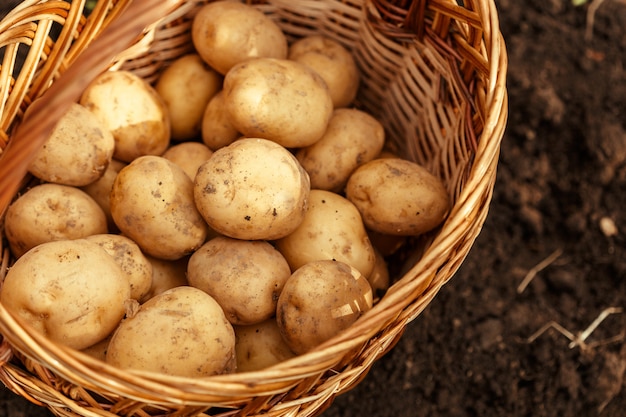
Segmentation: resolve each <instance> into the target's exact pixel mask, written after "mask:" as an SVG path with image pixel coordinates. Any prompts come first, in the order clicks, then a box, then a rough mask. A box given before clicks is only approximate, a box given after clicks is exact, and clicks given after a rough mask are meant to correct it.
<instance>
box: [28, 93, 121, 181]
mask: <svg viewBox="0 0 626 417" xmlns="http://www.w3.org/2000/svg"><path fill="white" fill-rule="evenodd" d="M114 150H115V140H114V139H113V134H112V133H111V132H110V131H109V130H108V129H107V128H106V127H105V126H104V125H103V124H102V123H101V122H100V120H98V118H97V117H96V116H95V115H93V114H92V113H91V112H90V111H89V110H87V109H86V108H85V107H83V106H81V105H80V104H77V103H72V104H71V105H70V107H69V109H68V111H67V112H66V113H65V114H64V115H63V117H61V119H60V120H59V121H58V122H57V124H56V126H55V127H54V129H53V131H52V133H51V134H50V136H49V137H48V139H47V140H46V142H45V143H44V144H43V146H42V147H41V148H40V149H39V150H38V151H37V152H36V153H35V155H34V157H33V158H34V159H33V161H32V162H31V164H30V166H29V171H30V173H31V174H33V175H34V176H36V177H37V178H39V179H42V180H44V181H47V182H53V183H57V184H64V185H72V186H76V187H80V186H84V185H87V184H91V183H92V182H94V181H96V180H98V179H99V178H100V177H101V176H102V175H103V174H104V172H105V171H106V169H107V166H108V165H109V163H110V162H111V159H112V158H113V151H114Z"/></svg>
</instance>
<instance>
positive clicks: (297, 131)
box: [223, 58, 333, 148]
mask: <svg viewBox="0 0 626 417" xmlns="http://www.w3.org/2000/svg"><path fill="white" fill-rule="evenodd" d="M223 92H224V104H225V109H226V112H227V113H228V115H229V120H230V122H231V123H232V124H233V126H234V127H235V129H237V131H239V132H241V133H242V134H243V135H244V136H247V137H255V138H264V139H269V140H271V141H274V142H276V143H278V144H280V145H282V146H284V147H286V148H299V147H303V146H309V145H311V144H313V143H315V142H317V141H318V140H319V139H320V138H321V137H322V135H323V134H324V132H325V131H326V127H327V126H328V122H329V121H330V118H331V116H332V112H333V102H332V98H331V97H330V92H329V91H328V87H327V86H326V83H325V82H324V80H323V79H322V78H321V77H320V76H319V75H318V74H317V73H316V72H315V71H313V70H312V69H311V68H309V67H307V66H306V65H304V64H300V63H299V62H295V61H290V60H287V59H275V58H257V59H252V60H249V61H245V62H242V63H240V64H237V65H235V66H234V67H233V68H232V69H231V70H230V71H228V73H227V74H226V76H225V77H224V87H223Z"/></svg>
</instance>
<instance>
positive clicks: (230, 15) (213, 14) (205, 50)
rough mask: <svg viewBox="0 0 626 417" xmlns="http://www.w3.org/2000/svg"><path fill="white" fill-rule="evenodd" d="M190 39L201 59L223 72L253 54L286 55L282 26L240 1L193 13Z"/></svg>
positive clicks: (217, 2)
mask: <svg viewBox="0 0 626 417" xmlns="http://www.w3.org/2000/svg"><path fill="white" fill-rule="evenodd" d="M191 39H192V42H193V45H194V47H195V49H196V51H197V52H198V54H200V56H201V57H202V59H204V60H205V61H206V62H207V63H208V64H209V65H210V66H211V67H213V68H215V70H217V71H218V72H219V73H221V74H226V73H227V72H228V71H229V70H230V69H231V68H232V67H233V66H234V65H235V64H238V63H239V62H242V61H246V60H248V59H251V58H258V57H271V58H281V59H284V58H287V51H288V46H287V38H286V37H285V35H284V33H283V32H282V30H281V29H280V27H278V25H277V24H276V23H274V22H273V21H272V20H271V19H270V18H269V17H267V16H266V15H265V14H264V13H262V12H261V11H259V10H257V9H255V8H254V7H251V6H249V5H246V4H243V3H239V2H230V1H216V2H212V3H209V4H207V5H205V6H203V7H202V8H201V9H200V10H199V11H198V12H197V14H196V16H195V17H194V20H193V24H192V27H191Z"/></svg>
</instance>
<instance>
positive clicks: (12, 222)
mask: <svg viewBox="0 0 626 417" xmlns="http://www.w3.org/2000/svg"><path fill="white" fill-rule="evenodd" d="M4 231H5V235H6V238H7V240H8V241H9V246H10V247H11V252H12V253H13V255H14V256H15V257H16V258H19V257H20V256H22V255H23V254H24V253H25V252H26V251H28V250H29V249H31V248H33V247H35V246H37V245H39V244H40V243H44V242H50V241H54V240H66V239H79V238H84V237H87V236H90V235H95V234H100V233H107V232H108V229H107V219H106V216H105V214H104V212H103V211H102V209H101V208H100V206H99V205H98V204H97V203H96V202H95V201H94V200H93V199H92V198H91V197H89V195H87V194H86V193H85V192H84V191H81V190H80V189H78V188H75V187H71V186H68V185H61V184H51V183H45V184H40V185H37V186H35V187H33V188H31V189H29V190H27V191H26V192H25V193H24V194H22V195H21V196H20V197H19V198H18V199H17V200H15V201H14V202H13V203H12V204H11V205H10V206H9V208H8V209H7V214H6V218H5V221H4Z"/></svg>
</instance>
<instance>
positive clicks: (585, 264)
mask: <svg viewBox="0 0 626 417" xmlns="http://www.w3.org/2000/svg"><path fill="white" fill-rule="evenodd" d="M597 1H598V0H596V2H597ZM497 4H498V8H499V11H500V18H501V26H502V31H503V33H504V36H505V39H506V41H507V46H508V54H509V77H508V92H509V98H510V109H509V124H508V129H507V131H506V133H505V137H504V141H503V144H502V154H501V162H500V168H499V171H498V181H497V184H496V187H495V192H494V198H493V202H492V206H491V210H490V214H489V217H488V219H487V221H486V223H485V226H484V229H483V231H482V233H481V235H480V236H479V238H478V239H477V241H476V244H475V246H474V248H473V249H472V251H471V252H470V254H469V256H468V258H467V260H466V261H465V263H464V264H463V266H462V267H461V269H460V270H459V272H458V273H457V275H456V276H455V277H454V278H453V279H452V280H451V281H450V282H449V283H448V284H447V285H446V286H444V288H443V289H442V290H441V291H440V293H439V294H438V295H437V297H436V298H435V300H434V301H433V302H432V303H431V305H430V306H429V307H428V308H427V309H426V310H425V311H424V312H423V313H422V314H421V315H420V316H419V317H418V318H417V319H415V321H413V322H412V323H411V324H410V325H409V326H408V327H407V329H406V332H405V334H404V335H403V337H402V339H401V340H400V342H399V343H398V344H397V345H396V347H395V348H394V349H393V350H392V351H391V352H390V353H388V354H387V355H386V356H385V357H383V358H382V359H381V360H380V361H378V362H377V363H376V364H375V365H374V367H373V369H372V370H371V372H370V373H369V375H368V376H367V377H366V378H365V380H364V381H363V382H362V383H361V384H360V385H358V386H357V387H356V388H355V389H353V390H352V391H350V392H348V393H345V394H343V395H341V396H339V397H338V398H337V399H336V400H335V402H334V403H333V405H332V406H331V407H330V408H329V409H328V410H327V411H326V412H325V413H324V417H340V416H343V417H353V416H362V415H367V416H373V417H387V416H389V417H391V416H394V417H419V416H441V417H465V416H468V417H471V416H482V417H496V416H497V417H501V416H511V417H513V416H519V417H522V416H529V417H530V416H532V417H543V416H546V417H556V416H559V417H570V416H572V417H573V416H604V417H618V416H623V415H624V414H625V411H624V410H626V388H625V384H624V376H625V371H626V343H625V332H626V312H623V313H616V314H611V315H609V316H607V317H606V319H605V320H604V321H602V322H601V323H600V324H599V325H598V326H597V327H596V328H595V329H590V330H593V331H590V334H588V335H587V336H588V337H587V338H586V339H585V340H584V342H585V343H578V344H575V345H573V346H572V345H570V343H571V340H570V339H568V338H567V337H566V336H565V335H564V334H562V333H560V332H559V331H557V330H555V329H554V327H551V328H550V329H549V330H547V331H545V332H544V333H541V334H540V335H539V336H538V337H537V338H536V339H534V340H529V338H530V337H531V336H532V335H533V334H535V333H536V332H537V331H538V330H540V329H541V328H542V327H543V326H545V325H548V324H549V323H551V322H553V323H558V324H559V325H560V326H562V328H563V329H565V330H567V331H569V332H571V333H572V337H575V336H576V335H577V334H578V332H581V331H584V330H585V329H587V328H588V326H589V325H590V324H591V323H592V322H593V321H594V320H595V319H596V318H597V317H599V315H600V314H601V313H602V312H603V311H604V310H605V309H607V308H609V307H620V308H625V307H626V242H625V240H626V239H625V236H626V210H624V206H625V204H626V131H625V129H626V73H625V72H624V67H625V66H626V36H625V35H626V33H625V29H624V28H626V4H624V3H623V1H622V2H621V1H620V0H606V1H604V2H603V3H602V5H601V7H599V8H598V11H597V13H596V14H595V23H594V27H593V28H594V31H593V37H592V38H591V39H590V40H586V39H585V29H586V17H587V11H588V7H589V5H584V6H580V7H574V6H573V5H572V3H571V2H570V0H528V1H516V0H498V1H497ZM596 4H598V3H596ZM553 254H554V255H555V256H554V257H553V258H552V259H549V257H550V255H553ZM547 258H548V261H547V262H545V267H544V268H543V269H541V270H539V271H538V273H537V274H536V275H535V276H534V279H532V281H530V283H529V285H528V286H527V287H525V288H524V289H523V291H521V292H520V291H518V288H519V286H520V284H521V283H522V281H523V280H524V279H525V277H526V276H527V274H528V273H529V272H531V271H532V270H533V268H535V267H537V266H541V263H542V261H544V260H545V259H547ZM49 415H50V414H49V412H48V411H46V410H44V409H39V408H37V407H35V406H33V405H31V404H29V403H27V402H26V401H25V400H22V399H21V398H19V397H16V396H15V395H13V394H12V393H10V392H7V391H6V390H2V391H1V396H0V417H3V416H10V417H18V416H30V417H44V416H49Z"/></svg>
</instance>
